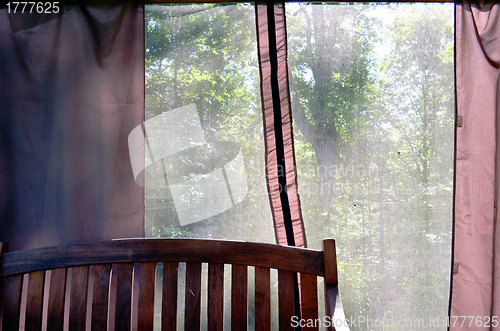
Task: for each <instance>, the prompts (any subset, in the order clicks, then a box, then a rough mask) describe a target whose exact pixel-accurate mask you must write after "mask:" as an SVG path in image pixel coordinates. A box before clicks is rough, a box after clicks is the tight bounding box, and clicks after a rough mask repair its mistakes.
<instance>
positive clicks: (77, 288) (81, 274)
mask: <svg viewBox="0 0 500 331" xmlns="http://www.w3.org/2000/svg"><path fill="white" fill-rule="evenodd" d="M72 269H73V270H72V276H71V294H70V304H69V329H70V330H72V331H85V319H86V310H87V309H86V308H87V292H88V278H89V267H88V266H82V267H73V268H72Z"/></svg>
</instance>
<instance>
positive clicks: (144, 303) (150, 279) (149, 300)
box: [137, 262, 156, 331]
mask: <svg viewBox="0 0 500 331" xmlns="http://www.w3.org/2000/svg"><path fill="white" fill-rule="evenodd" d="M155 275H156V263H155V262H145V263H141V269H140V275H139V308H138V312H137V321H138V322H137V328H138V330H141V331H143V330H144V331H149V330H151V331H152V330H153V323H154V312H155Z"/></svg>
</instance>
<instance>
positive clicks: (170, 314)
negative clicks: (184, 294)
mask: <svg viewBox="0 0 500 331" xmlns="http://www.w3.org/2000/svg"><path fill="white" fill-rule="evenodd" d="M178 277H179V263H178V262H165V263H164V264H163V298H162V315H161V316H162V319H161V330H162V331H176V330H177V286H178Z"/></svg>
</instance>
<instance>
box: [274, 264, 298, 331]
mask: <svg viewBox="0 0 500 331" xmlns="http://www.w3.org/2000/svg"><path fill="white" fill-rule="evenodd" d="M278 303H279V304H278V305H279V329H280V331H284V330H290V331H292V330H293V327H292V323H291V322H292V316H293V315H295V314H294V294H293V272H291V271H286V270H278Z"/></svg>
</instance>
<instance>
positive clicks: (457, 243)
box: [450, 2, 500, 330]
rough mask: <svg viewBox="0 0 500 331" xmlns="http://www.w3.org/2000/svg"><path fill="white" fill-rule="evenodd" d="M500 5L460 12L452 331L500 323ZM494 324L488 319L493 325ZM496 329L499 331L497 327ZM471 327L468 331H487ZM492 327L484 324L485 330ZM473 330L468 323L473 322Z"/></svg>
mask: <svg viewBox="0 0 500 331" xmlns="http://www.w3.org/2000/svg"><path fill="white" fill-rule="evenodd" d="M498 68H500V5H499V4H494V5H470V4H468V3H466V2H464V3H463V4H459V5H457V6H456V79H457V131H456V182H455V185H456V189H455V227H454V252H453V263H454V265H453V276H452V291H451V305H450V316H451V320H450V329H451V330H462V329H463V327H461V326H460V324H461V319H459V320H458V321H456V320H457V318H456V316H474V317H479V318H482V323H485V322H487V321H486V320H487V319H490V320H491V319H492V317H493V316H500V281H498V279H499V277H500V261H499V259H500V231H497V229H496V225H497V219H498V215H499V212H498V208H497V206H498V203H499V198H500V196H499V193H500V190H499V187H500V164H497V160H498V159H499V157H500V130H499V128H500V126H499V124H500V122H499V121H500V116H499V114H500V113H499V111H500V103H499V101H500V98H499V97H500V93H499V92H500V91H499V87H500V85H499V83H500V80H499V71H498ZM488 316H489V317H488ZM496 319H497V323H494V322H493V321H490V322H489V323H488V325H490V326H492V329H495V330H497V329H500V326H499V327H493V326H495V325H497V324H499V323H498V317H496ZM475 323H476V321H473V322H472V327H470V328H467V329H481V330H484V327H481V328H480V327H477V326H479V324H480V323H479V324H475ZM485 325H486V324H483V326H485ZM467 326H469V319H468V320H467Z"/></svg>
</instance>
